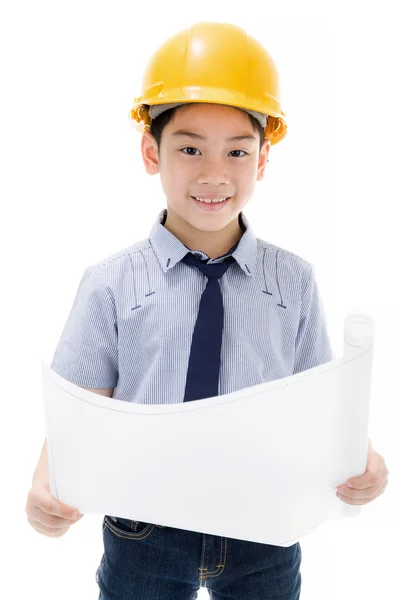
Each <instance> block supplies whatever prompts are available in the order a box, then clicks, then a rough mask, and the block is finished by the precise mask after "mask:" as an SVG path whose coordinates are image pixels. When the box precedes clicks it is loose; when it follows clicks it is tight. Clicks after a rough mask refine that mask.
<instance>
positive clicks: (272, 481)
mask: <svg viewBox="0 0 400 600" xmlns="http://www.w3.org/2000/svg"><path fill="white" fill-rule="evenodd" d="M372 354H373V323H372V321H371V320H370V319H369V318H368V317H367V316H365V315H355V316H350V317H348V318H347V319H346V321H345V327H344V354H343V357H342V358H340V359H337V360H332V361H330V362H327V363H324V364H322V365H319V366H318V367H314V368H312V369H309V370H307V371H303V372H301V373H297V374H295V375H291V376H289V377H285V378H282V379H276V380H273V381H269V382H266V383H262V384H260V385H256V386H252V387H248V388H244V389H241V390H239V391H237V392H233V393H230V394H225V395H221V396H215V397H213V398H205V399H201V400H194V401H192V402H185V403H175V404H162V399H160V403H159V404H155V405H143V404H138V403H135V402H126V401H121V400H118V399H116V398H106V397H104V396H100V395H98V394H96V393H93V392H89V391H87V390H85V389H83V388H81V387H79V386H77V385H75V384H73V383H71V382H69V381H67V380H66V379H64V378H63V377H61V376H60V375H58V374H57V373H56V372H55V371H53V370H52V369H50V367H49V366H48V364H46V363H45V362H44V361H42V375H43V389H44V409H45V423H46V438H47V444H48V455H49V474H50V492H51V494H52V495H53V496H54V497H55V498H58V499H59V500H61V501H62V502H64V503H66V504H68V505H71V506H76V507H77V508H78V509H79V510H80V511H81V512H82V513H84V514H87V513H100V514H107V515H113V516H119V517H122V518H127V519H134V520H136V521H145V522H150V523H156V524H159V525H165V526H167V527H176V528H180V529H187V530H190V531H196V532H202V533H207V534H212V535H219V536H225V537H230V538H236V539H241V540H248V541H253V542H259V543H266V544H273V545H277V546H291V545H292V544H294V543H296V542H297V541H299V540H301V538H302V537H303V536H304V535H306V534H307V533H309V532H310V531H311V530H312V529H313V528H314V527H316V526H318V525H320V524H321V523H322V522H323V521H325V520H326V519H328V518H330V517H334V516H341V515H342V516H346V515H357V514H359V513H360V511H361V506H358V505H349V504H347V503H344V502H342V501H341V500H339V499H338V498H337V496H336V489H335V486H336V485H339V484H342V483H344V482H346V481H347V479H349V478H351V477H355V476H358V475H361V474H362V473H364V472H365V469H366V460H367V452H368V418H369V404H370V384H371V372H372Z"/></svg>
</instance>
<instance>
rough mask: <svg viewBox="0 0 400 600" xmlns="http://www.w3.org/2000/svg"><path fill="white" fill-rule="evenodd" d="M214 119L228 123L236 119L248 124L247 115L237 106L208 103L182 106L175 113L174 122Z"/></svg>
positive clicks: (193, 103) (191, 103) (192, 103)
mask: <svg viewBox="0 0 400 600" xmlns="http://www.w3.org/2000/svg"><path fill="white" fill-rule="evenodd" d="M193 118H196V119H202V118H204V119H212V118H218V119H222V120H226V121H232V119H235V120H236V121H237V122H239V123H241V122H243V121H244V122H246V121H247V122H248V118H247V115H246V113H245V112H244V111H242V110H240V109H239V108H237V107H236V106H228V105H226V104H213V103H211V102H210V103H206V102H189V103H188V104H184V105H182V106H178V107H177V109H176V111H175V113H174V121H176V122H177V121H178V120H179V121H188V120H190V119H193Z"/></svg>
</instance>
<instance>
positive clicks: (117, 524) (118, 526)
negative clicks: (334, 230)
mask: <svg viewBox="0 0 400 600" xmlns="http://www.w3.org/2000/svg"><path fill="white" fill-rule="evenodd" d="M105 526H106V527H107V529H109V530H110V531H111V532H112V533H113V534H114V535H115V536H118V537H123V538H126V539H136V538H137V539H144V538H146V537H148V536H149V535H150V534H151V533H152V532H153V531H154V530H155V529H156V525H153V523H146V522H145V521H134V520H133V519H124V518H122V517H110V516H108V515H106V516H105Z"/></svg>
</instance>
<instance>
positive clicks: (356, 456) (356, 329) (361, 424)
mask: <svg viewBox="0 0 400 600" xmlns="http://www.w3.org/2000/svg"><path fill="white" fill-rule="evenodd" d="M373 343H374V323H373V321H372V319H371V318H370V317H369V316H368V315H365V314H353V315H349V316H348V317H346V319H345V322H344V343H343V363H342V367H343V372H344V373H346V367H347V368H348V369H349V374H348V377H347V378H346V383H345V385H346V388H347V393H349V389H351V387H353V390H354V393H353V394H352V398H354V399H357V400H356V401H355V403H354V406H353V413H354V414H355V416H356V417H357V428H358V437H359V444H358V446H354V445H353V446H351V444H350V443H347V444H346V443H343V445H342V447H341V451H342V454H343V462H345V458H344V457H345V456H346V460H347V461H349V459H350V460H351V461H352V462H353V464H354V465H358V467H357V473H354V475H353V477H356V476H358V475H362V474H363V473H364V472H365V469H366V466H367V456H368V417H369V398H370V388H371V374H372V358H373ZM350 369H351V376H350ZM366 403H367V405H365V404H366ZM345 426H346V425H345ZM347 439H348V438H347ZM338 483H339V482H338ZM340 483H344V481H343V482H340ZM340 508H341V514H343V515H344V516H346V515H347V516H352V515H358V514H359V513H360V512H361V507H360V506H359V505H353V504H347V503H343V505H342V506H341V507H340Z"/></svg>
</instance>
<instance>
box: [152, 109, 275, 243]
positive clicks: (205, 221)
mask: <svg viewBox="0 0 400 600" xmlns="http://www.w3.org/2000/svg"><path fill="white" fill-rule="evenodd" d="M178 130H185V131H190V132H193V133H197V134H200V135H202V136H204V138H205V139H204V140H201V139H197V138H196V139H195V138H192V137H188V136H183V135H176V132H177V131H178ZM238 135H249V136H252V139H244V140H240V141H228V140H227V138H229V137H233V136H238ZM259 144H260V140H259V134H258V132H257V131H256V132H254V131H253V128H252V126H251V123H250V120H249V118H248V117H247V115H245V114H244V113H243V112H242V111H240V110H238V109H237V108H235V107H231V106H225V105H218V104H200V103H196V104H188V105H185V106H182V107H179V108H178V110H177V111H176V113H175V115H174V117H173V119H172V120H171V121H170V122H169V123H168V125H166V127H165V128H164V130H163V133H162V138H161V148H160V154H158V151H157V143H156V141H155V139H154V137H153V136H152V135H151V133H150V132H145V133H144V134H143V138H142V154H143V160H144V163H145V167H146V171H147V172H148V173H149V174H151V175H153V174H156V173H160V178H161V184H162V187H163V190H164V193H165V196H166V199H167V206H168V209H170V210H171V211H172V212H174V213H176V214H177V215H179V217H180V218H181V219H183V220H184V221H186V223H187V224H189V225H191V226H192V227H194V228H195V229H198V230H201V231H204V232H205V231H209V232H210V231H218V230H221V229H223V228H225V227H226V226H227V225H228V224H229V223H231V222H232V221H234V220H237V216H238V214H239V213H240V211H241V210H242V209H243V207H244V206H245V205H246V204H247V202H248V201H249V200H250V198H251V196H252V194H253V191H254V188H255V185H256V182H257V181H260V180H261V179H262V178H263V176H264V169H265V166H266V162H267V158H268V153H269V149H270V145H271V143H270V142H269V141H267V140H265V141H264V144H263V148H262V150H261V153H260V154H259ZM185 148H186V149H185ZM245 153H246V154H245ZM208 194H217V195H218V196H220V197H225V196H231V199H230V200H228V202H227V203H226V204H225V205H224V206H223V208H222V209H221V210H218V211H206V210H203V209H202V208H201V206H199V202H197V201H196V200H193V199H192V198H191V196H200V197H204V196H207V195H208Z"/></svg>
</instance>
